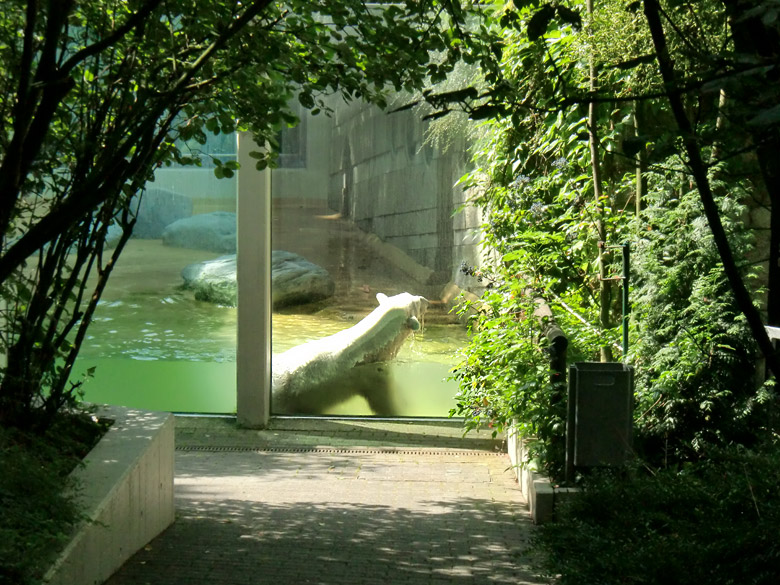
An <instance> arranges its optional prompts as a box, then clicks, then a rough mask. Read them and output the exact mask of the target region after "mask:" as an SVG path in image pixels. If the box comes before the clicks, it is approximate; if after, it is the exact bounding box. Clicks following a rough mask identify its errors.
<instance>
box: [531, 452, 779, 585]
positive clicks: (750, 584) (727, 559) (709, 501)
mask: <svg viewBox="0 0 780 585" xmlns="http://www.w3.org/2000/svg"><path fill="white" fill-rule="evenodd" d="M778 485H780V449H778V448H777V446H775V447H773V448H771V449H766V450H764V451H763V452H754V451H747V450H745V449H742V448H730V449H728V450H724V451H720V452H718V453H712V454H711V456H710V457H709V458H708V459H707V460H706V461H703V462H701V463H697V464H693V465H688V466H686V467H685V468H684V469H683V470H682V471H676V472H675V471H672V470H670V469H667V470H663V471H660V472H657V473H655V474H650V473H648V472H647V470H645V469H641V470H635V471H633V472H630V473H616V472H613V473H606V472H604V473H600V474H594V475H593V476H591V477H589V478H587V479H586V481H585V489H584V491H583V492H582V493H581V494H579V495H578V496H576V497H575V498H573V499H572V500H570V501H567V502H565V503H563V504H562V505H560V506H558V507H556V522H554V523H552V524H549V525H545V526H543V527H542V528H541V529H540V531H539V532H538V534H537V538H536V546H538V547H540V548H541V549H542V551H543V552H544V553H545V554H544V555H543V557H544V558H546V559H547V567H546V569H547V570H549V571H550V572H551V573H552V574H556V575H560V579H559V582H560V585H601V584H603V585H609V584H613V583H614V584H618V583H620V584H625V583H631V584H646V585H655V584H658V585H687V584H691V585H701V584H707V585H763V584H767V585H769V584H776V583H780V542H778V539H777V535H778V534H780V492H778V490H777V486H778Z"/></svg>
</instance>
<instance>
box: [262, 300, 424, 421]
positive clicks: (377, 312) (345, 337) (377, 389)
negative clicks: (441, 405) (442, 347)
mask: <svg viewBox="0 0 780 585" xmlns="http://www.w3.org/2000/svg"><path fill="white" fill-rule="evenodd" d="M376 298H377V301H378V302H379V306H378V307H377V308H375V309H374V310H373V311H372V312H371V313H369V314H368V315H367V316H366V317H365V318H364V319H362V320H361V321H360V322H359V323H357V324H356V325H355V326H353V327H350V328H349V329H345V330H344V331H340V332H338V333H336V334H335V335H330V336H328V337H325V338H322V339H317V340H314V341H309V342H307V343H304V344H302V345H299V346H297V347H294V348H292V349H290V350H288V351H286V352H284V353H282V354H279V355H278V356H274V358H273V363H272V374H273V376H272V387H273V394H272V396H273V398H272V400H273V408H274V411H276V412H279V413H286V414H291V413H303V412H305V413H309V414H311V413H319V412H322V411H323V410H324V409H326V408H327V407H329V406H332V405H334V404H338V403H339V402H343V401H344V400H346V399H348V398H350V397H352V396H354V395H356V394H359V395H362V396H363V397H365V399H366V400H367V401H368V404H369V406H370V407H371V409H372V410H373V411H374V412H375V413H382V414H389V413H390V412H392V410H393V407H392V396H389V393H388V392H387V387H386V386H387V384H386V377H385V376H384V372H383V368H382V367H381V366H380V365H377V362H382V361H386V360H391V359H393V358H394V357H395V356H396V354H397V353H398V350H399V349H400V347H401V345H402V344H403V342H404V340H405V339H406V338H407V336H408V335H409V334H410V333H411V332H412V331H416V330H418V329H419V328H420V321H421V320H422V318H423V316H424V315H425V311H426V310H427V309H428V304H429V303H428V300H427V299H425V298H424V297H421V296H417V295H412V294H409V293H401V294H398V295H395V296H392V297H388V296H387V295H384V294H382V293H379V294H377V295H376Z"/></svg>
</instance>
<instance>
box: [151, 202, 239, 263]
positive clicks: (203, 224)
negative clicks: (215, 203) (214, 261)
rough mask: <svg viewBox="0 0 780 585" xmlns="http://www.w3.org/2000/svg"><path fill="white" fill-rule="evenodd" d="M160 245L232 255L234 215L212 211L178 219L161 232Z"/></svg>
mask: <svg viewBox="0 0 780 585" xmlns="http://www.w3.org/2000/svg"><path fill="white" fill-rule="evenodd" d="M162 243H163V244H165V245H166V246H172V247H174V248H192V249H193V250H209V251H210V252H222V253H226V254H231V253H232V254H234V253H235V252H236V214H235V213H232V212H229V211H214V212H213V213H199V214H197V215H193V216H192V217H185V218H182V219H179V220H177V221H174V222H173V223H171V224H170V225H168V226H167V227H166V228H165V230H163V232H162Z"/></svg>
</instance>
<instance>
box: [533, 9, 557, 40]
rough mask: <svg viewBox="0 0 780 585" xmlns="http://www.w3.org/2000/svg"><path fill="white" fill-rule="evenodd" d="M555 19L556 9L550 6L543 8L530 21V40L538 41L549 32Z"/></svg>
mask: <svg viewBox="0 0 780 585" xmlns="http://www.w3.org/2000/svg"><path fill="white" fill-rule="evenodd" d="M554 17H555V8H554V7H553V6H551V5H549V4H546V5H544V6H542V7H541V8H540V9H539V10H537V11H536V13H534V15H533V16H532V17H531V19H530V20H529V21H528V40H530V41H536V40H538V39H539V38H540V37H542V36H543V35H544V34H545V33H546V32H547V27H548V26H549V24H550V22H551V21H552V19H553V18H554Z"/></svg>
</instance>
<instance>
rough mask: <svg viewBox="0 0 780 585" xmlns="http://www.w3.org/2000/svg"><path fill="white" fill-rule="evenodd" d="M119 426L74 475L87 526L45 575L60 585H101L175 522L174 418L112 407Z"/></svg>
mask: <svg viewBox="0 0 780 585" xmlns="http://www.w3.org/2000/svg"><path fill="white" fill-rule="evenodd" d="M98 415H99V416H100V417H105V418H111V419H113V420H114V424H113V425H112V426H111V428H110V429H109V431H108V432H107V433H106V435H105V436H104V437H103V439H102V440H101V441H100V442H99V443H98V444H97V445H96V446H95V448H94V449H92V451H90V453H89V455H87V457H86V458H85V460H84V461H85V465H84V466H82V467H80V468H78V469H76V470H75V471H74V472H73V474H74V476H75V478H76V480H77V484H78V485H79V486H80V488H79V491H78V497H79V499H80V501H81V502H82V506H83V510H84V514H85V515H86V517H87V520H86V521H85V522H83V523H82V524H81V525H80V526H78V527H77V529H76V531H75V533H74V535H73V538H72V540H71V541H70V543H69V544H68V545H67V547H66V548H65V550H64V551H63V552H62V554H61V555H60V556H59V558H58V559H57V560H56V562H55V563H54V565H53V566H52V568H51V569H50V570H49V571H48V573H47V574H46V576H45V578H44V581H45V582H47V583H51V584H56V585H96V584H100V583H103V582H104V581H105V580H106V579H108V578H109V577H110V576H111V575H112V574H113V573H114V572H115V571H116V570H117V569H118V568H119V567H120V566H122V564H123V563H124V562H125V561H126V560H127V559H128V558H130V557H131V556H132V555H133V554H134V553H135V552H136V551H138V550H139V549H140V548H141V547H143V546H144V545H145V544H146V543H148V542H149V541H150V540H151V539H152V538H154V537H155V536H157V535H158V534H159V533H160V532H162V531H163V530H164V529H165V528H167V527H168V526H170V525H171V524H172V523H173V520H174V503H173V470H174V461H173V456H174V419H173V415H171V414H169V413H160V412H149V411H142V410H132V409H128V408H121V407H115V406H112V407H106V408H103V409H101V410H100V411H99V412H98Z"/></svg>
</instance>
